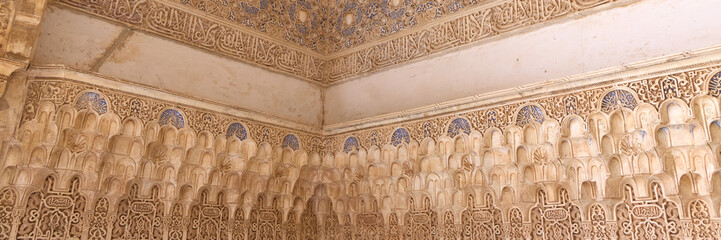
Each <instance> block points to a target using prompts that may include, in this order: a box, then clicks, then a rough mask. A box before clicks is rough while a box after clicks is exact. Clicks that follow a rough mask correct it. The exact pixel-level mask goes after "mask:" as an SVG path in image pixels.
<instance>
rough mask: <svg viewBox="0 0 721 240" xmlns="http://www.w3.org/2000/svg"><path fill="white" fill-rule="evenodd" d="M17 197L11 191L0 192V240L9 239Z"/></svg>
mask: <svg viewBox="0 0 721 240" xmlns="http://www.w3.org/2000/svg"><path fill="white" fill-rule="evenodd" d="M16 198H17V195H16V194H15V191H13V190H11V189H5V190H3V191H2V192H0V239H10V232H11V231H12V224H13V209H14V208H15V199H16Z"/></svg>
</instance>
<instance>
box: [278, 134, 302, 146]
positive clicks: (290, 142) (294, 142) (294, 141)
mask: <svg viewBox="0 0 721 240" xmlns="http://www.w3.org/2000/svg"><path fill="white" fill-rule="evenodd" d="M280 146H281V147H282V148H291V149H293V150H298V149H300V143H299V142H298V138H297V137H296V136H295V135H293V134H288V135H285V137H284V138H283V143H281V144H280Z"/></svg>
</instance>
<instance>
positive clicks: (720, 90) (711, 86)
mask: <svg viewBox="0 0 721 240" xmlns="http://www.w3.org/2000/svg"><path fill="white" fill-rule="evenodd" d="M708 94H709V95H711V96H714V97H718V96H719V95H721V71H719V72H717V73H716V74H714V75H713V76H711V79H710V80H709V81H708Z"/></svg>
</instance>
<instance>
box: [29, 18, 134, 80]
mask: <svg viewBox="0 0 721 240" xmlns="http://www.w3.org/2000/svg"><path fill="white" fill-rule="evenodd" d="M122 30H123V29H122V28H121V27H119V26H117V25H114V24H111V23H109V22H106V21H99V20H98V19H97V18H93V17H90V16H87V15H82V14H73V13H72V12H70V11H68V10H65V9H61V8H58V7H55V6H49V7H48V9H47V10H46V11H45V16H44V19H43V24H42V28H41V30H40V37H39V38H38V44H37V48H38V50H37V51H36V52H35V57H34V58H33V62H34V63H35V64H65V65H66V66H68V67H70V68H74V69H81V70H89V69H90V68H91V67H92V65H93V63H95V61H96V60H97V59H99V58H100V57H101V56H102V55H103V53H104V52H105V49H107V48H109V47H110V46H111V45H112V44H113V41H114V40H115V39H116V38H117V37H118V35H120V33H121V32H122Z"/></svg>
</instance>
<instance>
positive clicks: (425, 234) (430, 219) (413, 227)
mask: <svg viewBox="0 0 721 240" xmlns="http://www.w3.org/2000/svg"><path fill="white" fill-rule="evenodd" d="M410 205H411V206H410V207H411V210H410V211H408V213H406V216H405V219H404V220H405V225H406V228H407V229H406V238H409V239H435V238H436V234H437V231H438V229H437V228H438V215H437V214H436V212H435V211H433V210H432V209H431V199H430V198H428V197H426V198H424V199H423V209H421V210H415V209H414V208H415V206H414V204H413V200H412V199H411V202H410Z"/></svg>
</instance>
